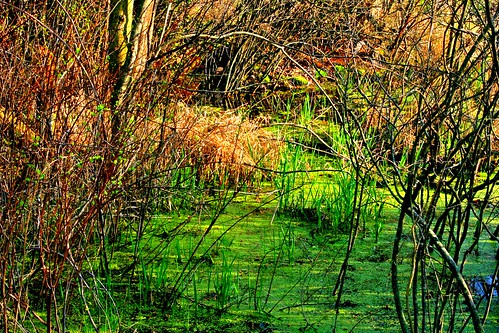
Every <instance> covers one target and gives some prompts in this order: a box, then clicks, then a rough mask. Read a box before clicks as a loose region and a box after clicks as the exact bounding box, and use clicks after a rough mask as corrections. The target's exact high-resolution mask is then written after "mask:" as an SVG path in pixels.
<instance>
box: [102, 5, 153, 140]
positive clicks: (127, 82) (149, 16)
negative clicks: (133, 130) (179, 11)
mask: <svg viewBox="0 0 499 333" xmlns="http://www.w3.org/2000/svg"><path fill="white" fill-rule="evenodd" d="M110 5H111V7H110V11H111V13H110V16H109V20H110V21H109V41H110V47H109V67H110V71H111V73H113V74H114V75H115V78H116V84H115V86H114V89H113V92H112V96H111V106H110V107H111V110H112V112H113V116H112V117H113V119H112V135H113V137H115V136H116V134H118V132H119V128H120V125H121V119H122V118H123V117H124V115H123V112H124V110H125V108H121V106H122V104H123V102H124V99H125V96H126V93H129V92H130V91H131V89H130V88H131V87H132V85H133V84H135V82H136V81H137V80H138V79H139V78H140V77H141V75H142V74H143V73H144V70H145V68H146V64H147V60H148V59H149V53H150V46H151V39H152V33H153V29H154V14H155V0H111V3H110Z"/></svg>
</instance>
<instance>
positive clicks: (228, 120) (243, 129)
mask: <svg viewBox="0 0 499 333" xmlns="http://www.w3.org/2000/svg"><path fill="white" fill-rule="evenodd" d="M173 112H174V116H173V120H172V121H171V122H170V123H169V124H168V127H169V130H170V138H174V139H175V141H174V142H175V144H174V145H171V146H170V149H169V150H170V151H168V152H165V153H166V154H167V155H168V156H178V151H179V150H182V151H183V152H185V153H186V155H184V159H183V160H182V163H181V166H184V167H185V166H188V167H194V168H196V170H197V176H198V177H199V178H200V180H203V181H205V182H215V183H218V184H219V185H229V184H230V185H235V186H237V185H238V184H239V183H240V182H243V183H246V184H247V183H248V182H250V181H251V180H254V177H256V174H258V175H260V176H261V173H260V172H259V171H258V170H259V168H258V167H263V168H266V169H275V168H276V166H277V163H278V161H279V158H280V152H281V148H282V144H281V142H280V141H279V140H278V139H277V138H276V137H275V136H274V135H273V134H272V133H270V132H269V131H268V130H266V129H264V128H262V126H261V123H260V122H258V121H255V120H249V119H247V118H245V117H243V116H242V115H240V114H238V113H237V112H236V111H221V110H219V109H214V108H206V107H205V108H191V107H187V106H186V105H184V104H177V105H176V106H175V107H174V108H173ZM175 151H176V152H177V153H175ZM257 171H258V172H257Z"/></svg>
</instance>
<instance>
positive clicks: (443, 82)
mask: <svg viewBox="0 0 499 333" xmlns="http://www.w3.org/2000/svg"><path fill="white" fill-rule="evenodd" d="M116 3H117V2H116V1H111V2H110V3H109V4H108V5H107V7H106V6H100V5H96V4H95V3H94V2H92V1H85V0H80V1H76V2H75V1H0V4H1V5H2V6H1V9H0V13H1V15H0V77H2V81H1V83H0V139H1V142H0V159H1V162H0V171H1V173H0V174H1V175H0V193H1V196H0V200H1V204H2V206H1V210H0V233H1V241H0V276H1V281H2V282H1V296H2V299H1V301H0V312H1V314H2V324H1V327H2V328H3V330H4V331H5V332H11V331H14V330H16V329H17V330H24V329H27V330H30V329H34V327H38V324H36V323H35V322H43V323H45V324H46V326H47V331H51V329H52V327H56V329H57V330H58V331H64V330H65V328H66V324H67V323H66V320H67V316H68V313H69V312H70V309H71V304H72V302H73V300H74V299H79V300H80V302H82V303H83V304H86V302H87V301H88V300H87V299H86V298H85V295H87V294H86V291H88V290H91V289H92V288H93V287H92V286H94V285H95V284H98V283H99V278H98V277H99V276H100V275H102V276H105V275H106V273H108V272H107V271H108V270H109V263H110V260H111V257H112V251H111V252H110V250H109V249H110V245H112V244H113V242H116V241H117V240H118V239H119V236H120V230H121V228H128V227H133V228H134V230H136V234H137V240H138V239H140V237H141V235H142V232H143V230H144V228H145V226H146V225H147V221H148V217H149V216H150V213H151V211H152V209H155V208H158V205H156V204H157V203H158V202H165V204H164V206H162V207H160V208H165V207H170V209H171V204H172V200H170V198H171V197H172V196H179V195H180V196H182V195H185V196H186V200H187V201H188V200H189V198H191V197H190V195H191V194H190V193H187V194H186V192H185V186H184V185H185V183H186V182H190V180H189V181H185V180H181V181H179V178H177V177H175V178H174V177H173V176H172V175H173V174H174V172H173V171H174V170H179V169H182V168H191V167H192V166H193V165H194V166H196V168H195V170H198V171H197V172H193V173H192V174H191V173H189V172H186V175H188V176H187V177H192V181H193V183H194V184H196V183H199V182H200V181H207V182H213V183H215V184H223V185H228V184H230V185H232V186H235V187H237V186H238V184H239V182H240V181H244V180H247V181H248V182H249V181H250V180H251V175H252V174H253V173H255V172H256V171H255V170H254V169H252V168H251V165H256V164H259V163H268V164H265V165H264V166H265V168H266V169H269V168H270V169H271V168H273V167H274V166H275V164H273V163H276V162H275V159H273V158H272V156H275V154H277V153H276V151H277V150H278V149H279V147H278V146H279V145H278V144H275V143H272V142H275V141H269V140H267V139H268V137H267V136H268V135H269V134H268V133H266V132H263V131H262V130H261V129H259V128H257V126H256V125H255V124H254V123H249V122H246V123H244V122H243V120H242V119H241V117H237V116H233V115H232V114H228V115H227V116H226V117H225V118H223V119H224V121H221V122H220V123H218V124H217V126H219V129H221V130H218V131H215V133H222V134H220V135H219V136H216V134H210V133H213V128H211V127H210V128H208V127H209V126H207V125H206V123H203V122H202V121H201V120H199V119H195V118H196V117H195V116H193V113H192V109H190V108H187V107H185V106H182V105H180V104H178V103H177V102H178V101H184V102H186V103H195V102H198V103H214V104H218V105H224V106H231V107H241V106H248V105H249V106H255V105H258V104H259V103H261V102H262V99H261V96H269V95H271V94H272V93H273V92H274V91H277V90H282V89H289V87H284V88H283V83H282V82H283V80H282V79H286V78H288V77H290V76H293V75H296V73H297V72H299V73H300V75H303V76H305V77H306V78H307V79H308V81H309V83H310V85H319V87H320V88H321V89H324V87H326V86H328V87H329V90H328V91H327V96H328V101H329V103H330V104H329V107H330V108H331V110H333V111H332V114H334V117H332V118H334V120H335V121H337V122H338V124H340V125H342V129H343V131H345V133H346V134H347V136H348V138H349V140H350V141H349V143H348V145H349V146H348V147H349V149H350V153H351V155H350V160H351V162H352V167H353V168H355V170H356V171H357V172H358V173H359V180H362V179H365V177H371V176H372V175H373V174H375V176H376V177H380V178H381V181H382V182H384V183H386V184H387V185H389V187H388V188H390V189H392V195H393V197H394V198H395V199H396V200H397V201H398V203H399V204H400V206H401V212H400V217H399V222H398V223H399V225H398V229H397V233H396V238H395V244H394V249H393V255H392V271H391V274H392V287H393V292H394V295H395V305H396V309H397V313H398V316H399V319H400V322H401V327H402V330H403V331H404V332H410V331H412V332H418V331H427V330H430V329H431V330H432V331H440V328H441V326H440V325H443V323H444V322H445V321H444V320H443V318H444V317H445V318H454V317H456V316H457V314H458V312H460V311H461V309H460V308H459V306H458V305H459V300H460V299H464V300H465V302H466V304H467V307H468V310H470V318H471V321H472V323H473V326H474V329H475V331H477V332H480V331H482V330H483V322H484V321H485V318H486V313H487V311H488V306H487V307H485V308H484V307H481V308H477V306H476V304H474V303H473V299H472V297H471V295H470V293H469V290H468V288H467V286H466V284H465V282H464V280H463V273H464V271H465V262H466V257H467V256H468V255H470V253H472V251H474V250H475V249H476V247H477V242H478V239H479V236H480V235H481V234H482V233H483V232H484V231H485V232H490V230H488V229H487V225H488V224H487V223H486V222H487V221H486V214H484V212H485V209H486V208H487V207H488V205H489V202H490V201H492V199H493V196H494V192H493V190H494V185H495V183H496V181H497V178H498V176H497V173H496V172H495V171H496V163H495V153H496V147H497V140H496V131H497V128H496V125H497V124H496V119H497V111H496V106H497V105H496V104H497V99H498V96H499V95H498V94H497V81H498V77H497V75H498V69H499V60H498V57H497V44H496V40H497V32H496V17H497V15H496V14H497V13H496V12H495V9H494V8H496V7H497V4H495V3H490V2H489V1H488V0H483V1H482V0H479V1H478V0H477V1H465V2H461V3H458V4H455V3H451V2H441V1H440V2H437V1H424V2H418V3H415V2H412V1H402V2H398V3H397V4H385V3H381V2H380V3H378V2H372V3H371V2H365V1H358V2H355V1H352V2H348V3H344V2H340V1H305V2H304V1H291V0H289V1H278V2H275V1H258V2H257V1H252V0H249V1H238V2H227V1H214V0H213V1H189V2H187V1H176V2H163V1H157V2H155V1H143V2H141V1H138V2H137V4H136V6H135V7H134V10H135V12H134V17H135V18H136V20H135V21H134V22H133V30H132V31H133V32H134V33H133V34H132V36H133V38H132V39H131V40H130V44H133V43H134V41H137V40H141V41H142V42H145V43H146V45H145V47H144V48H142V49H140V47H139V49H140V50H142V51H140V52H139V51H134V49H133V48H127V55H126V57H125V59H126V60H125V61H124V62H123V63H119V64H118V65H117V67H116V64H114V65H113V57H114V56H115V55H116V52H118V51H119V48H120V47H114V48H113V47H111V46H110V45H112V43H111V41H112V40H113V38H114V36H113V35H112V34H110V33H109V32H110V30H109V27H110V26H112V25H110V21H109V18H110V17H112V15H110V13H112V11H113V10H114V8H115V7H113V6H112V5H113V4H116ZM118 3H119V2H118ZM144 3H149V4H150V5H151V6H153V8H152V9H151V10H152V13H153V15H152V16H147V17H148V18H149V20H150V22H148V24H149V25H148V27H149V28H150V30H148V31H147V33H146V34H145V35H144V34H140V33H138V32H140V30H139V28H137V27H138V26H139V24H140V23H144V22H142V21H141V19H142V18H143V17H142V16H140V13H142V12H143V10H144V8H142V7H141V6H142V5H143V4H144ZM144 17H146V16H144ZM147 17H146V18H147ZM146 26H147V25H146ZM146 35H147V36H146ZM146 37H147V38H146ZM144 50H145V51H144ZM134 52H135V53H134ZM138 58H139V60H140V61H139V62H140V66H141V67H140V68H139V67H138V66H139V65H137V67H133V66H135V65H136V64H138V62H135V61H136V60H137V59H138ZM131 65H132V67H130V66H131ZM113 66H115V67H113ZM127 66H128V67H127ZM319 70H325V72H326V73H327V75H323V74H321V75H319V77H318V76H317V72H318V71H319ZM319 73H322V72H319ZM331 87H333V88H332V89H331ZM325 92H326V91H324V90H322V93H325ZM262 103H263V102H262ZM172 105H175V106H172ZM262 105H266V106H268V104H265V103H263V104H262ZM189 117H192V118H189ZM227 129H228V130H227ZM242 129H243V130H242ZM228 133H231V134H232V138H227V136H228V135H227V134H228ZM248 133H249V134H250V135H248V136H245V135H246V134H248ZM210 135H211V136H210ZM206 138H208V139H206ZM243 141H244V144H240V143H241V142H243ZM248 142H250V144H251V145H252V146H253V147H259V149H257V150H256V151H253V152H251V153H249V152H247V151H246V150H245V145H246V144H247V143H248ZM273 154H274V155H273ZM234 166H237V167H236V168H234ZM227 170H231V172H233V173H232V174H230V175H229V177H228V178H227V177H226V176H225V175H227ZM234 170H235V171H234ZM480 171H485V175H484V176H482V177H478V172H480ZM430 189H431V190H430ZM182 191H184V192H182ZM477 198H480V201H477ZM437 201H438V202H445V207H444V208H443V211H441V212H437V211H436V207H437V205H436V203H437ZM477 202H478V204H477ZM355 218H356V217H355V216H351V219H352V226H355ZM474 219H476V220H477V221H478V222H477V223H474V222H473V221H474ZM471 227H473V228H474V229H473V230H471V229H470V228H471ZM352 228H353V227H352ZM352 230H353V232H351V237H355V235H356V231H355V230H354V229H352ZM404 233H412V239H413V250H414V260H413V271H412V275H411V276H410V278H409V280H408V281H401V280H400V279H399V275H398V270H397V263H398V261H399V258H398V254H399V247H400V242H401V238H402V236H403V234H404ZM471 233H472V234H473V235H474V237H475V239H476V240H477V241H476V242H474V243H473V244H472V245H471V246H470V247H467V248H463V242H464V239H465V238H466V237H467V236H468V234H471ZM490 237H492V238H493V239H494V240H496V241H497V240H498V239H497V234H493V233H492V232H490ZM351 244H352V246H353V240H352V243H351ZM433 249H435V250H436V251H437V252H438V253H439V254H440V260H442V262H443V264H441V265H436V264H435V263H434V260H435V259H434V258H435V255H434V254H432V253H431V251H432V250H433ZM95 257H98V258H99V260H100V263H101V264H100V267H99V269H98V270H96V271H89V270H88V266H87V267H86V268H85V269H84V266H85V264H86V263H88V261H89V260H90V258H95ZM137 260H138V258H136V261H134V263H133V264H132V265H131V266H130V271H131V272H132V273H133V267H134V265H136V264H137ZM347 260H348V258H347V259H346V261H345V262H347ZM345 267H346V266H345ZM430 276H431V278H430ZM430 279H433V280H432V281H438V283H437V284H436V285H435V284H431V283H430V282H429V280H430ZM339 281H342V282H343V281H344V280H341V279H339ZM403 286H405V288H403ZM401 288H402V289H405V290H406V294H405V295H404V294H403V292H402V291H401ZM432 288H433V292H432V295H434V298H433V299H431V300H429V299H428V290H430V289H432ZM61 289H62V290H63V292H62V293H61V292H60V290H61ZM33 295H37V297H36V299H44V302H45V304H44V305H41V304H32V302H33V299H34V298H33V297H32V296H33ZM404 298H405V299H406V301H405V302H404V301H403V299H404ZM489 306H490V304H489ZM35 308H43V309H44V311H45V315H44V316H40V315H38V314H37V313H38V312H36V311H34V309H35ZM83 308H87V307H86V306H84V307H83ZM480 309H481V310H480ZM480 311H481V312H480ZM89 316H90V314H89ZM447 316H448V317H447ZM90 317H91V316H90ZM96 325H97V324H96ZM449 325H450V326H448V327H447V328H446V329H447V330H448V331H452V330H453V329H454V328H455V325H457V323H455V324H454V323H453V322H451V324H449ZM463 325H464V326H465V325H466V323H465V324H463Z"/></svg>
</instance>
